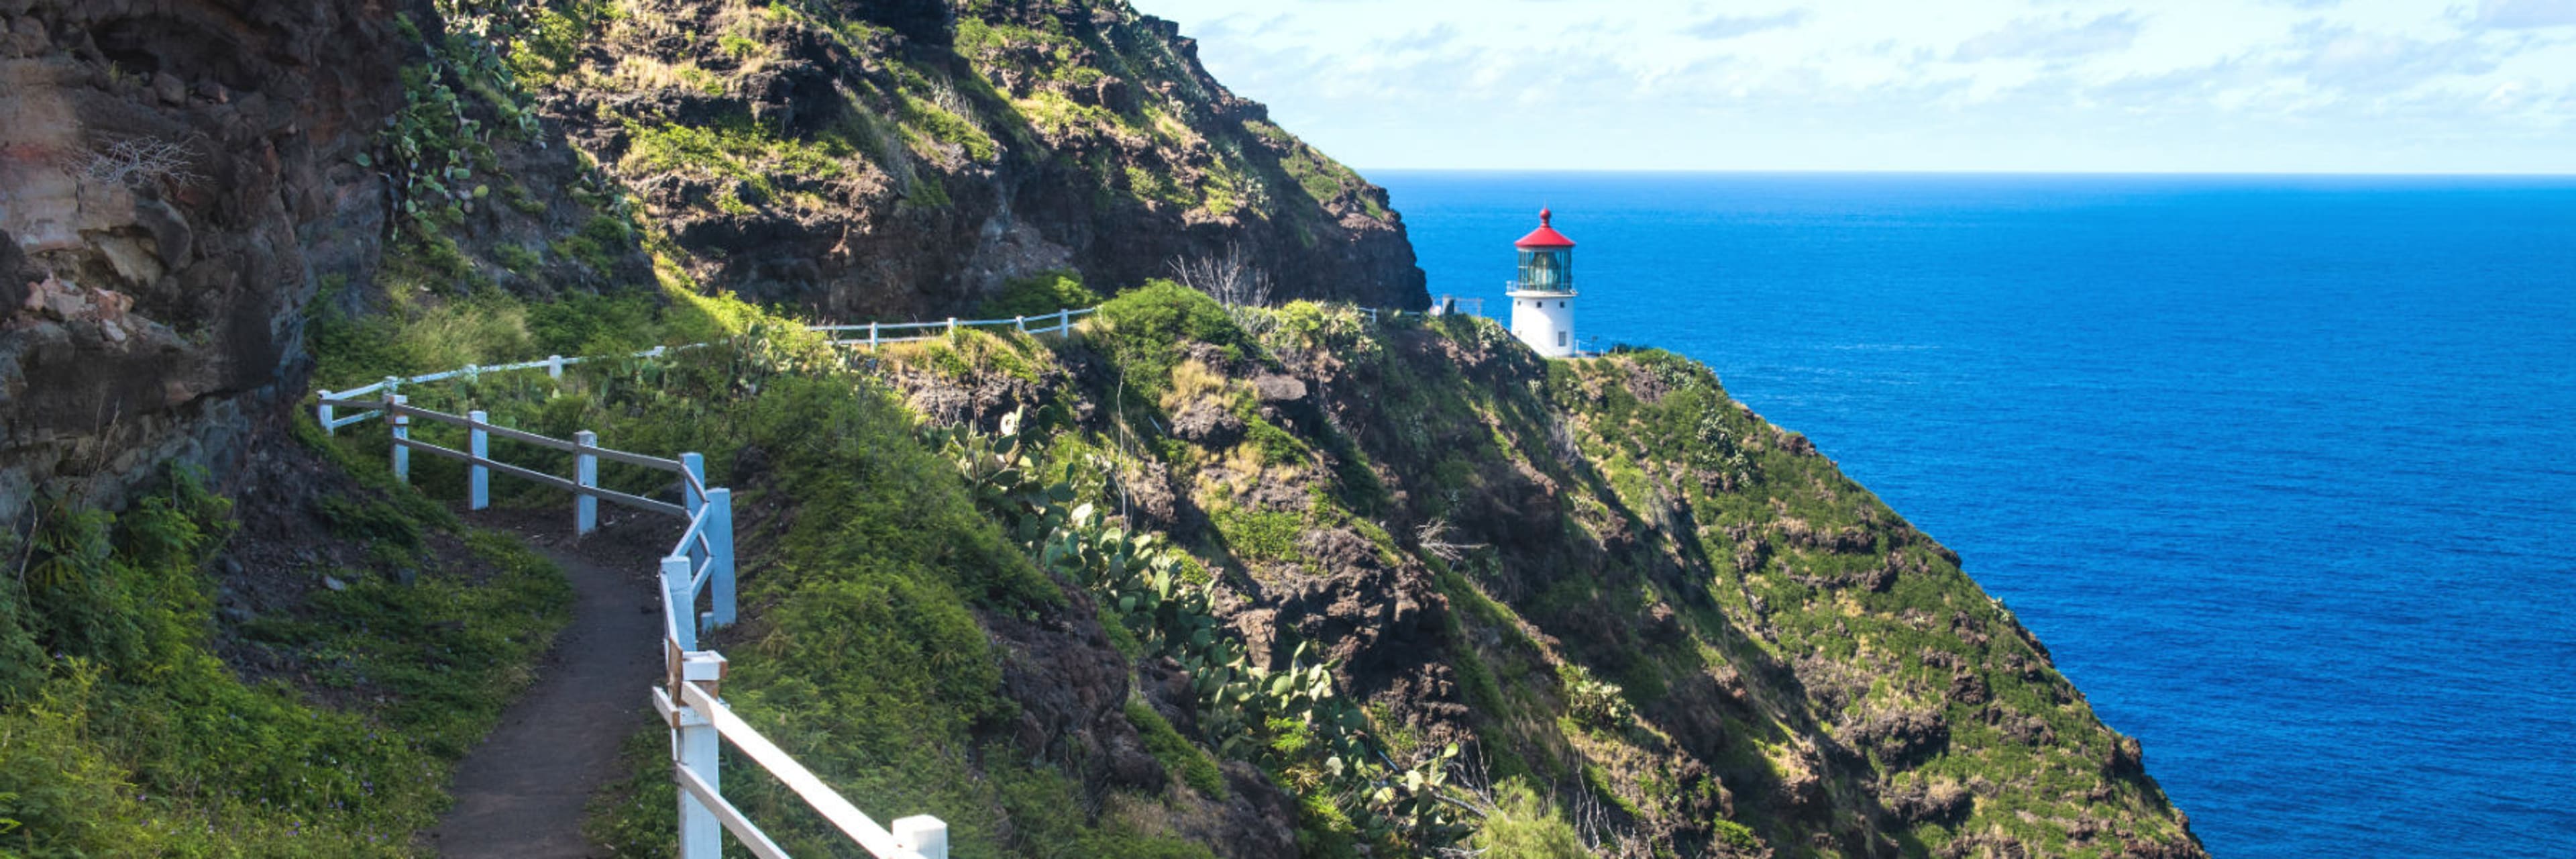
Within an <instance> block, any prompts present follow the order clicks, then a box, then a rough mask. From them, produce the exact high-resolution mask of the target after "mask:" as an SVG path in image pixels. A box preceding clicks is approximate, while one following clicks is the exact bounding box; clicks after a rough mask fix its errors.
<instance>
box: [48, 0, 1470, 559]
mask: <svg viewBox="0 0 2576 859" xmlns="http://www.w3.org/2000/svg"><path fill="white" fill-rule="evenodd" d="M0 120H5V121H0V313H5V314H7V318H8V321H9V324H8V325H7V326H6V327H5V328H0V398H5V399H0V427H5V434H0V497H6V498H26V497H29V496H31V495H34V494H37V493H38V492H40V491H41V492H43V493H48V494H62V493H75V492H80V493H91V497H93V498H94V500H97V501H99V502H101V503H104V504H107V505H108V506H111V507H113V506H116V504H117V503H119V499H121V498H122V496H123V495H124V493H125V492H126V491H127V490H128V489H129V488H130V487H131V486H132V485H133V484H135V483H136V482H138V481H147V480H149V479H150V477H151V476H152V475H154V474H156V473H157V472H156V471H155V470H154V469H153V468H152V467H151V466H152V465H153V464H154V463H156V462H158V461H161V460H163V459H167V458H171V457H178V458H181V459H184V460H186V461H189V462H191V463H195V464H201V465H205V466H208V467H209V468H211V469H212V472H213V475H214V477H215V478H216V479H217V481H218V482H222V481H225V480H228V479H229V477H230V475H231V474H233V473H234V472H235V470H236V469H237V468H238V467H239V456H240V454H241V452H242V450H243V449H244V447H245V443H246V442H247V441H248V440H249V439H250V438H252V437H253V436H254V435H257V434H262V433H268V434H273V433H279V432H283V424H282V423H280V422H278V421H279V416H280V415H282V414H283V409H284V408H285V406H286V403H287V402H288V401H289V400H291V399H293V398H294V397H295V396H297V395H298V394H299V392H300V391H301V390H302V389H303V387H304V386H305V384H306V382H307V379H308V374H310V373H314V372H315V371H316V368H315V367H314V365H313V364H311V363H308V362H307V361H306V356H307V355H308V353H309V354H311V355H313V356H315V357H317V358H319V363H320V366H319V368H318V373H319V377H320V378H319V383H320V384H321V385H324V386H339V387H346V386H348V385H350V384H355V383H358V382H363V381H373V380H375V379H377V378H380V377H382V376H383V375H386V374H389V373H401V372H426V371H429V370H433V369H447V368H452V367H455V366H460V365H463V364H467V363H474V362H478V361H479V362H485V363H492V362H499V361H505V360H519V359H524V358H527V357H532V356H542V355H544V354H547V353H550V352H562V353H566V354H573V353H581V352H588V351H601V350H607V349H614V348H619V347H633V346H639V345H652V344H653V343H656V342H663V341H674V342H684V341H690V340H700V339H705V338H706V337H708V336H713V335H714V334H715V333H716V332H718V331H720V330H721V327H722V326H721V324H719V323H718V322H717V321H715V320H711V319H708V318H706V312H705V309H704V305H703V304H701V303H698V302H695V301H693V300H690V299H688V298H686V296H692V295H697V296H704V295H711V294H715V293H720V292H726V291H731V292H735V293H739V294H740V295H742V296H744V297H745V298H748V299H752V300H754V301H758V302H763V303H771V304H776V305H781V306H789V307H796V308H801V309H803V310H805V311H806V312H808V313H810V314H813V315H819V316H824V317H830V318H839V319H866V318H885V319H916V318H937V317H941V316H947V315H954V314H964V313H969V312H971V311H974V310H976V309H977V308H978V307H979V306H981V305H984V304H986V303H988V302H992V301H995V300H996V299H1002V298H1005V297H1006V296H1016V298H1017V301H1016V302H1015V306H1022V307H1026V306H1028V304H1029V302H1031V301H1038V302H1046V301H1052V300H1056V296H1057V295H1058V294H1057V293H1049V292H1046V291H1044V290H1043V289H1041V290H1039V291H1037V292H1035V293H1033V294H1028V295H1022V294H1018V293H1014V292H1013V290H1014V288H1015V287H1018V288H1020V289H1021V290H1022V291H1023V292H1026V291H1027V290H1028V289H1029V288H1030V286H1031V285H1036V286H1040V287H1043V286H1047V285H1051V284H1056V283H1060V282H1063V281H1065V280H1066V279H1067V278H1070V279H1072V280H1074V281H1080V282H1087V283H1088V284H1089V288H1090V291H1093V292H1099V293H1111V292H1115V291H1116V290H1117V289H1120V288H1124V287H1127V286H1131V285H1134V284H1136V283H1139V282H1141V281H1143V280H1144V279H1146V278H1148V277H1153V276H1160V275H1167V274H1169V273H1170V272H1171V267H1172V265H1173V264H1174V263H1176V262H1182V261H1191V260H1235V261H1239V262H1241V263H1243V264H1245V265H1247V266H1248V267H1249V268H1250V269H1252V270H1257V271H1262V272H1266V273H1268V275H1269V276H1270V277H1271V278H1272V280H1273V282H1272V287H1273V289H1272V293H1273V295H1274V296H1276V297H1280V298H1287V297H1298V296H1307V297H1318V298H1342V299H1350V300H1355V301H1361V302H1364V303H1367V304H1372V305H1382V306H1402V307H1420V306H1423V305H1424V304H1425V303H1426V302H1427V300H1428V299H1427V297H1426V296H1425V295H1424V293H1423V276H1422V273H1421V271H1420V269H1418V268H1416V267H1414V265H1413V255H1412V249H1411V247H1410V245H1409V244H1407V242H1406V241H1405V238H1404V229H1403V225H1402V222H1401V219H1400V218H1399V217H1398V216H1397V215H1396V214H1395V213H1394V212H1392V211H1390V210H1389V209H1388V208H1387V206H1386V195H1385V192H1384V191H1383V190H1382V189H1379V188H1377V187H1375V186H1372V185H1369V184H1368V183H1366V182H1365V181H1363V180H1361V179H1360V178H1359V177H1358V176H1357V175H1355V174H1353V173H1351V172H1350V171H1349V170H1348V169H1346V168H1344V167H1342V166H1340V165H1339V164H1336V163H1334V162H1333V161H1332V160H1331V159H1329V158H1327V157H1325V156H1323V155H1322V154H1321V153H1318V152H1316V151H1314V150H1313V149H1312V148H1310V147H1307V146H1306V145H1305V144H1303V143H1301V142H1299V141H1297V140H1296V139H1295V138H1294V137H1291V136H1289V135H1288V134H1287V133H1286V132H1285V131H1282V130H1281V129H1279V128H1278V127H1277V126H1275V125H1273V124H1271V123H1269V122H1268V121H1267V119H1266V115H1265V112H1264V111H1263V110H1262V108H1261V107H1260V106H1259V105H1257V104H1253V103H1250V102H1247V101H1244V100H1241V99H1238V98H1236V97H1234V96H1233V95H1232V94H1231V93H1229V92H1227V91H1226V90H1225V88H1224V87H1223V86H1222V85H1220V84H1218V83H1217V82H1216V81H1215V80H1213V79H1211V78H1209V77H1208V75H1207V73H1206V71H1205V70H1204V69H1203V68H1202V67H1200V65H1199V64H1198V62H1197V60H1196V58H1195V55H1194V49H1193V47H1192V44H1191V43H1190V42H1189V41H1188V40H1187V39H1182V38H1180V37H1179V36H1178V35H1177V31H1176V29H1175V28H1174V27H1173V25H1171V24H1170V23H1168V22H1163V21H1159V20H1156V19H1153V18H1150V17H1146V16H1142V15H1139V14H1137V13H1136V12H1135V11H1134V10H1133V9H1131V8H1129V7H1127V6H1126V5H1125V4H1124V3H1119V2H1114V0H1113V2H1073V3H967V4H962V5H959V6H952V5H951V4H949V3H945V2H932V1H931V0H911V1H910V2H859V0H779V2H741V0H704V2H699V0H691V1H690V2H681V0H616V2H607V0H543V2H538V0H399V2H385V3H368V4H355V5H351V4H321V5H311V4H308V5H302V6H297V5H284V6H281V5H278V4H273V3H249V2H240V0H171V2H149V3H110V2H89V1H88V0H26V2H12V3H0ZM1080 294H1081V293H1080V292H1078V291H1075V292H1064V293H1061V295H1070V296H1078V295H1080ZM1047 309H1053V305H1049V306H1048V307H1047ZM674 311H676V312H677V316H676V318H674V317H673V316H672V314H673V313H674ZM0 507H5V508H7V509H0V523H14V522H16V521H18V519H19V518H20V517H22V516H23V515H24V514H25V512H26V508H25V505H23V504H9V505H0Z"/></svg>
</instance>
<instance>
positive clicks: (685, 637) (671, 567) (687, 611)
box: [662, 555, 698, 651]
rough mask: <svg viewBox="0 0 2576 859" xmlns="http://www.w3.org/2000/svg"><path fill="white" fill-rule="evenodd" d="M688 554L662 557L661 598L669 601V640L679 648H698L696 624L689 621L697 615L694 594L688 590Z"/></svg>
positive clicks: (696, 603)
mask: <svg viewBox="0 0 2576 859" xmlns="http://www.w3.org/2000/svg"><path fill="white" fill-rule="evenodd" d="M690 566H691V565H690V563H689V556H687V555H672V556H670V557H667V558H663V559H662V598H663V599H665V600H668V601H670V605H671V621H672V623H671V629H670V631H669V632H668V633H666V634H668V635H669V636H671V640H672V641H674V642H677V643H678V644H679V645H680V649H681V650H684V651H687V650H696V649H698V625H697V624H695V623H690V622H689V621H690V620H691V619H693V618H695V617H697V615H698V601H697V599H696V595H694V594H691V593H690V592H689V567H690Z"/></svg>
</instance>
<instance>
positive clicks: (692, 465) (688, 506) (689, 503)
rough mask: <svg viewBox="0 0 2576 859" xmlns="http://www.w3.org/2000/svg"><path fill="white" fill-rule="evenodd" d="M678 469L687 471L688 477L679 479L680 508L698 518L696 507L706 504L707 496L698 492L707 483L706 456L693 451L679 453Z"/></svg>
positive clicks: (693, 517)
mask: <svg viewBox="0 0 2576 859" xmlns="http://www.w3.org/2000/svg"><path fill="white" fill-rule="evenodd" d="M680 470H682V471H686V472H688V473H689V476H688V477H685V478H681V480H680V509H682V510H686V511H688V512H689V518H691V519H695V518H698V508H701V507H705V506H707V497H706V496H705V495H701V494H699V490H700V489H701V488H704V487H705V486H706V485H707V458H706V457H704V456H700V455H698V454H694V453H683V454H680Z"/></svg>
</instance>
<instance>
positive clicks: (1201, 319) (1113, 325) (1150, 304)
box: [1098, 280, 1245, 392]
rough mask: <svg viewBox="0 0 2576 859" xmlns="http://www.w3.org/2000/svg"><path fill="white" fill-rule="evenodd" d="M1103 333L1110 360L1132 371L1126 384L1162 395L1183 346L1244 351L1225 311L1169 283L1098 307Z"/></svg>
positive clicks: (1148, 284) (1213, 301) (1202, 295)
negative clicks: (1206, 344)
mask: <svg viewBox="0 0 2576 859" xmlns="http://www.w3.org/2000/svg"><path fill="white" fill-rule="evenodd" d="M1099 319H1100V320H1101V322H1102V323H1103V325H1102V326H1101V328H1102V329H1103V330H1102V332H1101V334H1100V335H1099V337H1098V342H1099V343H1100V344H1101V346H1102V348H1103V350H1104V351H1106V352H1108V353H1109V357H1110V359H1111V360H1113V361H1116V362H1117V363H1119V364H1120V365H1122V366H1124V367H1126V368H1127V370H1128V383H1129V384H1132V385H1135V386H1137V387H1140V388H1143V389H1145V390H1147V391H1151V392H1159V391H1161V390H1162V389H1163V388H1164V387H1165V385H1166V384H1167V381H1168V379H1169V377H1170V376H1171V374H1172V367H1173V366H1175V365H1177V364H1179V363H1180V356H1181V347H1182V345H1183V344H1186V343H1191V342H1198V343H1208V344H1213V345H1216V346H1222V347H1231V348H1233V349H1235V350H1237V351H1238V352H1239V351H1240V350H1241V349H1242V348H1243V347H1244V345H1245V343H1244V340H1245V338H1244V335H1243V329H1241V328H1239V327H1236V326H1235V324H1234V319H1233V317H1230V316H1228V315H1226V312H1225V306H1224V305H1220V304H1218V303H1216V299H1213V298H1209V297H1208V296H1207V294H1206V293H1203V292H1199V291H1198V290H1194V289H1191V288H1189V287H1186V286H1182V285H1180V284H1177V283H1173V282H1171V281H1168V280H1152V281H1147V282H1146V283H1145V285H1144V286H1142V287H1138V288H1136V289H1131V290H1128V291H1126V292H1123V293H1120V294H1119V295H1118V297H1117V298H1113V299H1110V300H1109V303H1107V304H1103V305H1101V306H1100V314H1099Z"/></svg>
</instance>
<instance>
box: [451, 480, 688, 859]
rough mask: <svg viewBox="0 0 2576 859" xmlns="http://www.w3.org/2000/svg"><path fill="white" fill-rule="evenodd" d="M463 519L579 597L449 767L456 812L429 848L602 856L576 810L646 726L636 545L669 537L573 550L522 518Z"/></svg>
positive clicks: (651, 640) (642, 527)
mask: <svg viewBox="0 0 2576 859" xmlns="http://www.w3.org/2000/svg"><path fill="white" fill-rule="evenodd" d="M468 518H469V519H473V520H475V524H477V525H482V526H485V527H495V528H501V529H504V530H509V531H512V532H515V533H517V534H519V535H520V536H521V537H523V538H525V539H526V540H527V541H528V543H529V544H530V545H531V546H533V547H534V548H536V549H537V550H538V551H539V552H542V553H544V554H545V556H546V557H547V558H549V559H552V560H553V561H554V562H555V563H556V564H559V565H561V566H562V567H563V570H564V575H565V577H566V578H568V579H569V580H571V582H572V586H573V591H574V593H575V594H576V597H575V601H574V604H573V617H572V623H571V624H569V625H567V626H565V627H564V630H563V633H562V634H561V635H560V636H558V637H557V638H556V639H555V646H554V650H553V651H552V652H551V653H548V654H547V655H546V658H545V661H544V662H542V663H540V664H539V665H538V667H537V680H536V683H535V685H533V686H531V687H529V689H528V691H527V693H526V694H525V695H524V696H522V697H521V698H520V699H519V700H518V701H517V702H516V703H514V704H512V705H510V709H509V710H508V711H506V712H504V713H502V715H501V723H500V724H499V725H498V726H496V727H494V728H493V729H492V733H491V735H490V736H488V737H485V738H484V740H483V744H482V745H481V746H479V747H476V748H475V749H474V751H473V752H471V753H469V754H467V755H466V756H465V760H464V761H463V762H461V763H460V764H459V765H458V767H457V770H456V781H455V783H454V785H452V787H451V790H452V792H453V793H454V794H455V796H456V807H455V808H453V809H451V810H449V811H448V813H447V815H446V816H445V817H444V818H442V819H440V821H439V823H438V826H437V827H436V828H435V829H432V830H431V831H430V833H429V841H428V844H429V846H431V847H432V848H434V849H436V850H437V851H438V853H439V855H442V856H448V857H457V858H458V859H479V857H512V859H546V857H590V856H595V855H601V853H602V851H600V850H598V849H597V848H595V847H594V846H592V845H591V844H590V843H589V842H588V841H587V840H585V839H584V838H582V834H581V824H582V820H583V817H584V807H585V806H586V805H587V804H588V803H589V801H590V797H591V795H592V794H593V793H595V792H596V791H598V790H599V788H600V787H601V786H602V785H605V784H607V783H608V782H610V781H612V780H614V779H616V778H618V777H619V776H621V775H623V774H624V773H622V772H621V768H620V767H619V765H618V749H619V746H620V745H621V744H622V743H623V742H624V740H625V738H626V737H627V736H628V735H629V734H630V733H631V732H633V731H634V730H635V729H637V728H638V727H641V726H642V725H643V724H645V723H646V722H647V721H649V719H650V718H651V717H650V716H649V715H647V711H649V710H650V708H651V705H650V704H649V703H647V698H646V695H647V692H648V690H649V689H650V688H651V686H652V685H653V683H654V681H655V679H656V676H657V675H658V674H659V672H660V670H661V669H660V661H659V659H657V658H656V654H658V653H659V652H660V647H659V641H660V635H661V633H660V631H659V629H657V622H658V621H659V620H660V619H661V615H660V614H659V613H658V607H657V605H656V604H655V603H654V601H653V600H654V595H653V586H652V584H651V578H650V569H651V568H650V566H649V565H648V564H647V562H646V561H645V558H647V557H649V556H650V555H651V554H653V553H652V552H651V551H649V550H645V549H644V548H643V547H644V545H645V544H647V543H649V542H650V541H651V540H653V539H660V540H664V541H667V540H669V539H670V535H669V534H668V533H665V532H667V531H668V530H670V529H669V528H668V526H667V524H666V523H659V522H655V523H651V525H652V526H659V527H651V526H647V523H643V522H635V523H632V524H633V526H634V527H623V528H620V527H611V528H607V529H603V530H602V532H601V533H599V534H595V535H593V536H592V537H590V538H589V539H586V540H582V541H580V542H579V543H578V544H576V543H575V542H574V541H572V540H571V539H570V538H569V534H568V533H567V531H568V529H565V528H562V527H559V526H558V527H554V528H552V529H548V528H546V527H539V526H535V525H533V524H532V521H531V520H532V519H533V518H534V517H531V516H528V515H526V514H515V515H514V514H507V513H502V514H490V515H488V516H486V515H481V514H478V515H476V516H472V517H468ZM647 532H649V533H647Z"/></svg>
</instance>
